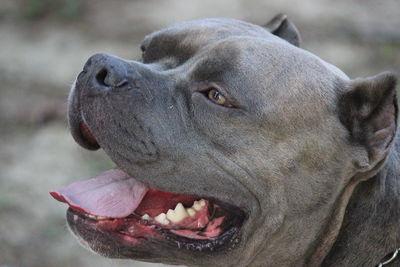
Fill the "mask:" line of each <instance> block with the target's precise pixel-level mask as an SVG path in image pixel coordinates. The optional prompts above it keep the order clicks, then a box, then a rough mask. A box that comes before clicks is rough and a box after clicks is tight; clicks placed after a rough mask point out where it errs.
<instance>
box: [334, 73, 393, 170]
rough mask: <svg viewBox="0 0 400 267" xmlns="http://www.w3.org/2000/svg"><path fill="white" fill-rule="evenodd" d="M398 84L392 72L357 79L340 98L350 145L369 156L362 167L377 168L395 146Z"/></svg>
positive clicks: (340, 113)
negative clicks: (359, 148) (392, 146)
mask: <svg viewBox="0 0 400 267" xmlns="http://www.w3.org/2000/svg"><path fill="white" fill-rule="evenodd" d="M396 80H397V79H396V76H395V75H394V74H393V73H389V72H384V73H381V74H378V75H376V76H374V77H370V78H365V79H356V80H353V81H351V82H350V85H349V86H350V88H349V90H348V91H347V92H345V93H344V94H343V95H342V96H341V99H340V102H339V116H340V117H339V118H340V121H341V122H342V123H343V124H344V125H345V126H346V127H347V129H348V130H349V132H350V141H351V142H352V143H353V144H354V145H356V146H361V147H362V148H363V150H364V149H365V150H364V151H366V153H367V154H366V157H365V158H367V161H368V162H363V163H360V162H359V163H358V164H359V166H360V167H361V166H363V167H369V168H370V167H374V166H375V165H376V164H377V163H379V162H380V161H382V160H383V159H384V158H385V157H386V155H387V152H388V151H389V149H390V147H391V145H392V143H393V140H394V136H395V134H396V128H397V115H398V107H397V98H396Z"/></svg>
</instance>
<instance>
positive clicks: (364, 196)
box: [322, 137, 400, 266]
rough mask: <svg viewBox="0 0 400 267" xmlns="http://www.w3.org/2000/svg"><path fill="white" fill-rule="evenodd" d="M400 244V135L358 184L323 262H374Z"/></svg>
mask: <svg viewBox="0 0 400 267" xmlns="http://www.w3.org/2000/svg"><path fill="white" fill-rule="evenodd" d="M399 247H400V137H398V138H397V140H396V143H395V145H394V147H393V149H392V151H391V153H390V155H389V158H388V160H387V162H386V163H385V165H384V166H383V167H382V168H381V170H380V171H379V172H378V173H377V174H376V175H375V176H374V177H372V178H370V179H369V180H367V181H364V182H362V183H360V184H359V185H357V187H356V188H355V190H354V192H353V195H352V197H351V198H350V201H349V204H348V206H347V209H346V213H345V216H344V219H343V224H342V227H341V229H340V232H339V235H338V236H337V239H336V242H335V243H334V245H333V246H332V249H331V250H330V252H329V254H328V256H327V257H326V258H325V260H324V262H323V264H322V266H375V265H376V264H377V263H379V262H380V260H381V259H382V258H383V257H384V256H385V255H386V254H388V253H390V252H392V251H393V250H395V249H396V248H399Z"/></svg>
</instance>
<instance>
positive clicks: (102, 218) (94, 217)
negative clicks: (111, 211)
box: [85, 214, 108, 220]
mask: <svg viewBox="0 0 400 267" xmlns="http://www.w3.org/2000/svg"><path fill="white" fill-rule="evenodd" d="M85 215H86V216H87V217H89V218H92V219H95V220H104V219H107V218H108V217H104V216H95V215H92V214H85Z"/></svg>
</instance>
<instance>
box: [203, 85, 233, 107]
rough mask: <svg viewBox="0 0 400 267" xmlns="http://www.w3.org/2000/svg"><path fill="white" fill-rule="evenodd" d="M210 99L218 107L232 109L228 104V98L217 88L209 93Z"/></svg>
mask: <svg viewBox="0 0 400 267" xmlns="http://www.w3.org/2000/svg"><path fill="white" fill-rule="evenodd" d="M207 96H208V99H210V100H211V101H212V102H214V103H215V104H217V105H221V106H227V107H230V106H231V105H230V104H229V103H228V101H227V100H226V98H225V97H224V96H223V95H222V94H221V93H220V92H219V91H218V90H217V89H215V88H212V89H210V91H208V95H207Z"/></svg>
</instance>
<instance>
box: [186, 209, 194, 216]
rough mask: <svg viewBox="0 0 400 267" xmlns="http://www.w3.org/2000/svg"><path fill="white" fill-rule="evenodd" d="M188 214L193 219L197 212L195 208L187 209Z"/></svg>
mask: <svg viewBox="0 0 400 267" xmlns="http://www.w3.org/2000/svg"><path fill="white" fill-rule="evenodd" d="M186 212H187V213H188V214H189V216H190V217H193V216H194V215H195V214H196V210H195V209H193V208H188V209H186Z"/></svg>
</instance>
